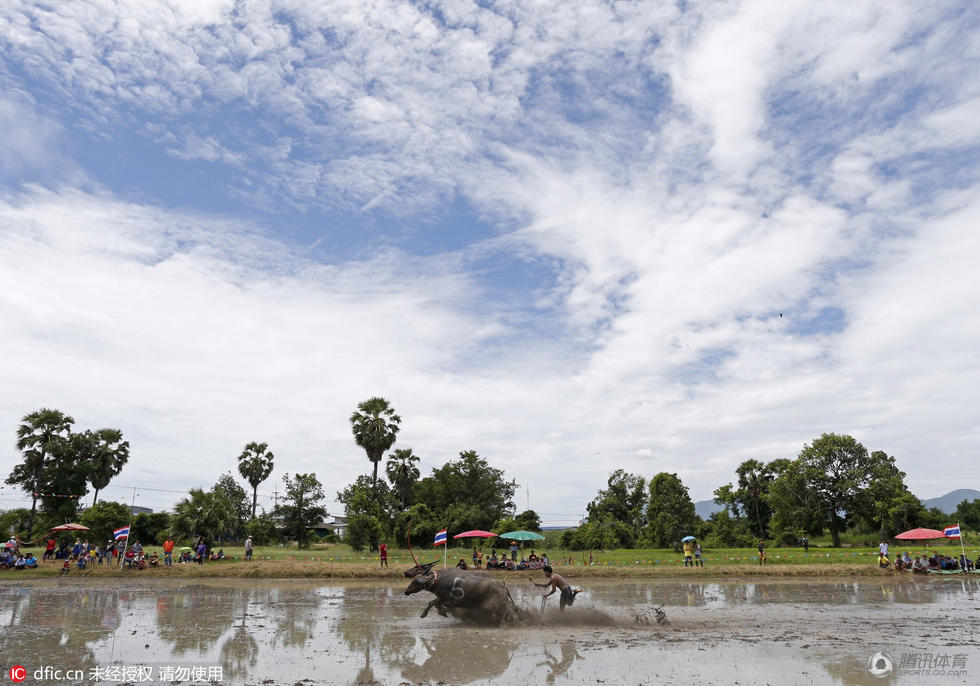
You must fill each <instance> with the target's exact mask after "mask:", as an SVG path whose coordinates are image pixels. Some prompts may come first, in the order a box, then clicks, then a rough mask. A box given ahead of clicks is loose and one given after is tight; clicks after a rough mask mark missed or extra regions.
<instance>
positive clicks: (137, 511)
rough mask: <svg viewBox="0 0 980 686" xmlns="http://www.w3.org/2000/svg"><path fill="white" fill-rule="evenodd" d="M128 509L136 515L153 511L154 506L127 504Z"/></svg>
mask: <svg viewBox="0 0 980 686" xmlns="http://www.w3.org/2000/svg"><path fill="white" fill-rule="evenodd" d="M126 509H128V510H129V514H134V515H138V514H152V513H153V508H152V507H143V506H142V505H127V506H126Z"/></svg>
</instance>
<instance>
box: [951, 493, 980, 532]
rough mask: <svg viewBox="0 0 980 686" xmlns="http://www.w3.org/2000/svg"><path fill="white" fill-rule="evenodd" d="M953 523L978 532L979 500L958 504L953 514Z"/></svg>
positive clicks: (979, 518)
mask: <svg viewBox="0 0 980 686" xmlns="http://www.w3.org/2000/svg"><path fill="white" fill-rule="evenodd" d="M953 521H955V522H959V525H960V526H961V527H966V528H967V529H970V530H971V531H980V498H977V499H976V500H973V501H969V500H963V501H962V502H960V504H959V505H957V506H956V512H954V513H953Z"/></svg>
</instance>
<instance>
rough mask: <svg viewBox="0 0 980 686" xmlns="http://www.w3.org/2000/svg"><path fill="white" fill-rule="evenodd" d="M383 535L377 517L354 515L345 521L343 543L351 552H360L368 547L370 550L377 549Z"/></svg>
mask: <svg viewBox="0 0 980 686" xmlns="http://www.w3.org/2000/svg"><path fill="white" fill-rule="evenodd" d="M382 535H383V533H382V531H381V522H379V521H378V519H377V517H372V516H371V515H367V514H355V515H353V516H351V517H348V519H347V533H346V534H345V536H344V542H345V543H347V545H349V546H350V547H351V550H354V551H356V552H360V551H362V550H364V549H365V548H368V547H369V546H370V548H371V550H374V549H375V548H377V547H378V543H379V542H380V541H381V537H382Z"/></svg>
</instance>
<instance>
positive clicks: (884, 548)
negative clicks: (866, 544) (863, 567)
mask: <svg viewBox="0 0 980 686" xmlns="http://www.w3.org/2000/svg"><path fill="white" fill-rule="evenodd" d="M878 555H880V556H882V557H888V544H887V543H885V539H881V543H879V544H878Z"/></svg>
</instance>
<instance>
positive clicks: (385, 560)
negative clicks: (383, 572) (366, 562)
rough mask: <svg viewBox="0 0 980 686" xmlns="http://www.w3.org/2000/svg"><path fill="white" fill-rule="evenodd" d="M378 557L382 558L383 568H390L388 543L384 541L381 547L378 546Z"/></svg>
mask: <svg viewBox="0 0 980 686" xmlns="http://www.w3.org/2000/svg"><path fill="white" fill-rule="evenodd" d="M378 555H379V556H380V557H381V566H382V567H387V566H388V542H387V541H382V542H381V545H379V546H378Z"/></svg>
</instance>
